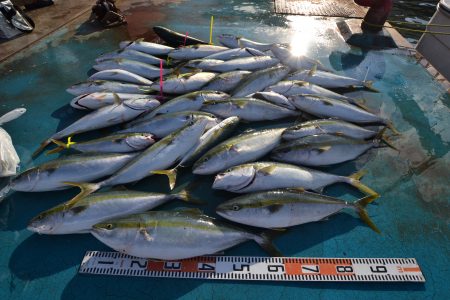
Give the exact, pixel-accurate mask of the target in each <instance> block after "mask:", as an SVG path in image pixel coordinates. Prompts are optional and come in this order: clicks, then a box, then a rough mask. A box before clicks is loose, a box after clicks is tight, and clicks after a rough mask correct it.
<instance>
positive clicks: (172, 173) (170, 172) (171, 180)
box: [150, 168, 177, 190]
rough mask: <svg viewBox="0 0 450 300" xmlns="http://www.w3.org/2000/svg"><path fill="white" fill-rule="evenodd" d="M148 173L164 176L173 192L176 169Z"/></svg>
mask: <svg viewBox="0 0 450 300" xmlns="http://www.w3.org/2000/svg"><path fill="white" fill-rule="evenodd" d="M150 173H152V174H160V175H166V176H167V177H168V178H169V186H170V189H171V190H173V188H174V187H175V183H176V180H177V169H176V168H173V169H170V170H155V171H151V172H150Z"/></svg>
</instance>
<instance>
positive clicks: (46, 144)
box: [31, 139, 52, 158]
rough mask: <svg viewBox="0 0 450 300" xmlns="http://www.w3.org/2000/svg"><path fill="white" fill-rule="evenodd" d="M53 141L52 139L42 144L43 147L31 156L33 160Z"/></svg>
mask: <svg viewBox="0 0 450 300" xmlns="http://www.w3.org/2000/svg"><path fill="white" fill-rule="evenodd" d="M51 142H52V141H51V140H50V139H48V140H45V141H43V142H42V143H41V145H40V146H39V148H37V150H36V151H34V152H33V154H32V155H31V157H32V158H35V157H36V156H38V155H39V153H41V152H42V151H44V149H45V147H47V146H48V145H49V144H50V143H51Z"/></svg>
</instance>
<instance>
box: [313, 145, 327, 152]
mask: <svg viewBox="0 0 450 300" xmlns="http://www.w3.org/2000/svg"><path fill="white" fill-rule="evenodd" d="M330 149H331V146H322V147H319V148H315V149H314V150H316V151H317V152H319V153H323V152H326V151H328V150H330Z"/></svg>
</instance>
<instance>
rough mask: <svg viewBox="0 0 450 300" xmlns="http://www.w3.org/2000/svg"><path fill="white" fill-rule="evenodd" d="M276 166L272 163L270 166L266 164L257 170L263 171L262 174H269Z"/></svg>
mask: <svg viewBox="0 0 450 300" xmlns="http://www.w3.org/2000/svg"><path fill="white" fill-rule="evenodd" d="M276 168H277V167H276V166H274V165H272V166H267V167H264V168H262V169H259V170H258V172H259V173H263V174H264V175H270V174H271V173H272V172H273V171H274V170H275V169H276Z"/></svg>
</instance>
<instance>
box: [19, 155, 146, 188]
mask: <svg viewBox="0 0 450 300" xmlns="http://www.w3.org/2000/svg"><path fill="white" fill-rule="evenodd" d="M137 155H138V153H100V154H76V155H70V156H66V157H63V158H58V159H55V160H52V161H49V162H46V163H43V164H41V165H39V166H37V167H33V168H31V169H28V170H26V171H24V172H22V173H21V174H19V175H18V176H17V177H16V178H14V179H13V180H12V182H11V183H10V187H11V189H12V190H14V191H19V192H47V191H55V190H62V189H68V188H70V187H71V186H70V185H67V184H65V182H67V181H81V182H84V181H94V180H97V179H100V178H102V177H105V176H108V175H111V174H114V173H115V172H117V171H118V170H119V169H120V168H122V167H123V166H124V165H126V164H127V163H128V162H130V161H131V160H132V159H133V158H135V157H136V156H137Z"/></svg>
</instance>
